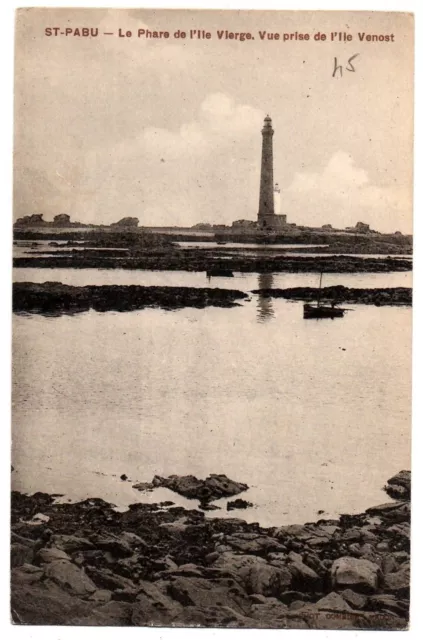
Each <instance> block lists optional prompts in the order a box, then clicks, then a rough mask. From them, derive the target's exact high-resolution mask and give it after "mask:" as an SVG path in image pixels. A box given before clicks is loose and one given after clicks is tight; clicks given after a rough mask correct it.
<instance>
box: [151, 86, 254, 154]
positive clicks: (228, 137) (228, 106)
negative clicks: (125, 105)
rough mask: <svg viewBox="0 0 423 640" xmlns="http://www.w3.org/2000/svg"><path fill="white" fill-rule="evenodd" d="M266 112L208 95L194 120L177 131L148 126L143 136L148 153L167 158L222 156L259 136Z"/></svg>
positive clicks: (230, 99) (223, 95)
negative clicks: (206, 155) (258, 132)
mask: <svg viewBox="0 0 423 640" xmlns="http://www.w3.org/2000/svg"><path fill="white" fill-rule="evenodd" d="M263 117H264V114H263V112H261V111H259V110H257V109H254V108H253V107H250V106H249V105H245V104H237V103H236V102H235V100H234V99H233V98H231V97H230V96H227V95H225V94H223V93H212V94H209V95H207V96H206V97H205V98H204V100H203V102H202V103H201V104H200V107H199V110H198V113H197V117H196V119H195V120H193V121H191V122H188V123H184V124H182V125H181V126H180V127H179V129H178V130H177V131H172V130H169V129H163V128H157V127H148V128H146V129H145V130H144V132H143V134H142V143H143V145H144V148H145V151H146V152H148V153H150V154H152V155H155V156H161V157H164V158H181V159H182V158H186V157H198V156H203V155H204V154H205V153H214V154H216V153H219V152H220V151H222V149H224V148H225V147H227V146H228V145H232V144H233V143H234V142H238V143H240V142H242V141H243V140H244V139H245V138H248V139H251V136H252V135H256V133H257V130H258V128H259V126H260V125H261V123H262V121H263Z"/></svg>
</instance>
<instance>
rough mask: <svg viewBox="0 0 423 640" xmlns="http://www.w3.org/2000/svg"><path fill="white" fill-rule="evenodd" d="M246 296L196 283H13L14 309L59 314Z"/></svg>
mask: <svg viewBox="0 0 423 640" xmlns="http://www.w3.org/2000/svg"><path fill="white" fill-rule="evenodd" d="M246 297H247V294H246V293H243V292H242V291H236V290H229V289H218V288H213V289H212V288H203V289H200V288H194V287H143V286H136V285H133V286H118V285H104V286H95V285H89V286H85V287H72V286H69V285H65V284H61V283H60V282H44V283H42V284H36V283H33V282H17V283H14V285H13V311H15V312H20V311H24V312H27V313H41V314H60V313H81V312H83V311H88V310H89V309H95V310H96V311H113V310H115V311H134V310H136V309H144V308H145V307H160V308H162V309H180V308H183V307H196V308H198V309H203V308H204V307H208V306H212V307H234V306H236V304H237V302H236V301H238V300H242V299H244V298H246Z"/></svg>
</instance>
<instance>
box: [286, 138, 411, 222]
mask: <svg viewBox="0 0 423 640" xmlns="http://www.w3.org/2000/svg"><path fill="white" fill-rule="evenodd" d="M282 201H283V202H284V205H285V207H286V211H284V212H285V213H287V214H288V217H289V215H290V213H291V215H293V217H294V218H295V222H297V223H299V224H305V225H316V226H317V225H320V224H322V223H323V222H326V223H331V224H333V225H334V226H339V227H342V226H353V225H355V223H356V222H358V221H359V220H361V221H362V222H367V223H369V224H370V225H371V227H372V228H375V229H376V230H380V231H392V230H395V229H401V228H402V229H405V230H407V229H408V223H409V219H410V209H411V191H410V188H409V187H408V185H398V184H396V183H395V182H394V183H393V184H388V185H377V184H372V182H371V180H370V177H369V174H368V172H367V171H365V170H364V169H361V168H360V167H357V166H356V163H355V161H354V158H353V157H352V155H351V154H350V153H347V152H345V151H337V152H335V153H334V154H333V155H332V156H331V157H330V158H329V160H328V162H327V164H326V166H325V167H324V168H323V169H322V170H321V171H320V172H297V173H295V174H294V177H293V180H292V183H291V184H290V185H289V187H288V188H287V189H286V190H285V192H284V193H283V194H282Z"/></svg>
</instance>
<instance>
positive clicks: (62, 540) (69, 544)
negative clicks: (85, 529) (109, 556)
mask: <svg viewBox="0 0 423 640" xmlns="http://www.w3.org/2000/svg"><path fill="white" fill-rule="evenodd" d="M51 543H52V545H53V546H54V547H56V548H57V549H61V550H62V551H66V553H74V552H75V551H85V550H88V549H94V548H95V547H94V545H93V543H92V542H90V541H89V540H87V539H86V538H79V537H78V536H68V535H64V534H60V535H54V536H52V537H51Z"/></svg>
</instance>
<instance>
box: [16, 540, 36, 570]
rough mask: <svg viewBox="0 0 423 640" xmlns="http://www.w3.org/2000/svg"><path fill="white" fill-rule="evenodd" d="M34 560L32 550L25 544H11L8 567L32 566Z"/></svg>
mask: <svg viewBox="0 0 423 640" xmlns="http://www.w3.org/2000/svg"><path fill="white" fill-rule="evenodd" d="M33 559H34V550H33V548H32V547H28V546H27V545H26V544H21V543H20V542H13V543H12V544H11V546H10V566H11V567H12V569H13V568H14V567H20V566H21V565H23V564H32V561H33Z"/></svg>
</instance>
